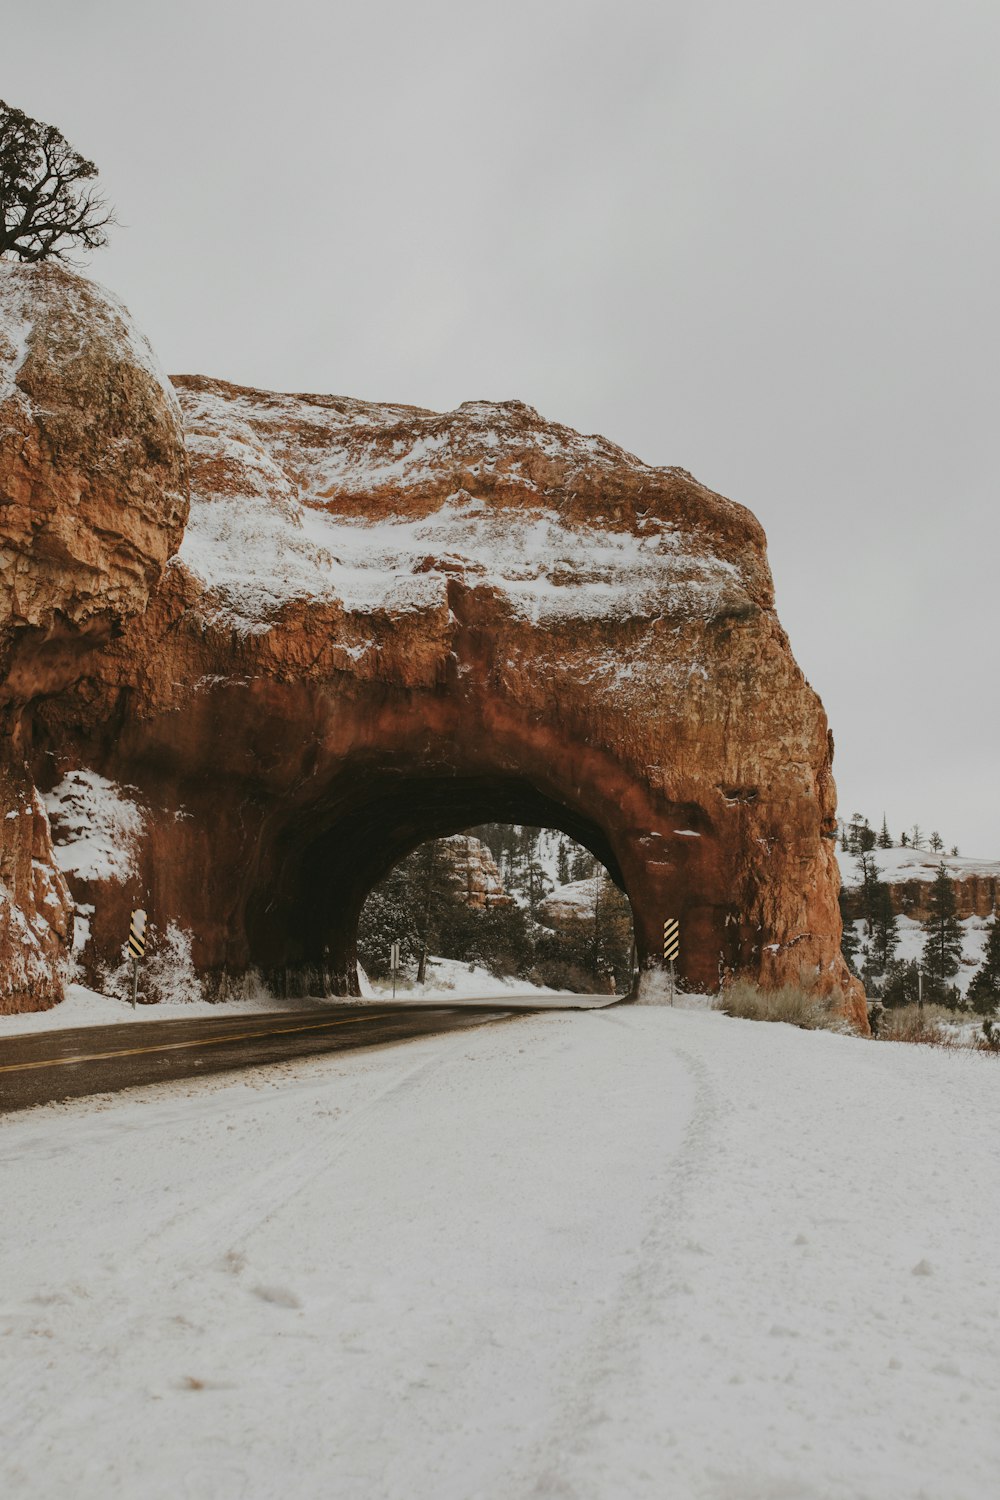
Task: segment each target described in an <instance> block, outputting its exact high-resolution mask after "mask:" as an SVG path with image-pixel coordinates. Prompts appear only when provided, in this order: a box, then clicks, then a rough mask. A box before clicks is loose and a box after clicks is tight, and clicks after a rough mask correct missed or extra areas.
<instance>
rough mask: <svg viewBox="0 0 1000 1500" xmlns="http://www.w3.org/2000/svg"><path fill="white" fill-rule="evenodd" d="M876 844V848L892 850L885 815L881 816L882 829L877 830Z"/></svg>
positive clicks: (890, 836)
mask: <svg viewBox="0 0 1000 1500" xmlns="http://www.w3.org/2000/svg"><path fill="white" fill-rule="evenodd" d="M876 842H877V843H878V847H879V848H880V849H891V848H892V835H891V833H890V832H889V825H888V823H887V822H886V820H885V813H883V814H882V827H881V828H880V829H879V835H878V839H877V841H876Z"/></svg>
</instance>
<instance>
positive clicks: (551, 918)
mask: <svg viewBox="0 0 1000 1500" xmlns="http://www.w3.org/2000/svg"><path fill="white" fill-rule="evenodd" d="M603 877H604V871H603V869H602V870H600V871H599V872H598V874H597V875H590V876H588V877H587V878H586V879H585V880H571V881H569V882H568V883H567V884H566V885H560V886H557V887H556V889H555V890H554V891H551V892H550V893H549V895H547V896H546V897H545V899H544V901H540V902H539V903H538V907H537V909H536V912H535V915H536V917H537V918H538V921H539V922H541V924H542V926H543V927H551V928H554V929H559V928H562V927H571V926H573V925H574V924H576V923H579V922H593V920H594V910H595V904H596V901H597V899H598V891H599V889H600V882H601V880H602V878H603Z"/></svg>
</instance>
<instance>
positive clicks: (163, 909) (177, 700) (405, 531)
mask: <svg viewBox="0 0 1000 1500" xmlns="http://www.w3.org/2000/svg"><path fill="white" fill-rule="evenodd" d="M61 294H62V293H61V288H60V287H59V286H54V287H53V291H52V295H53V296H58V295H61ZM119 356H120V358H123V357H124V355H123V354H122V351H119ZM175 386H176V389H177V392H178V394H179V396H180V401H181V407H182V411H183V420H184V433H185V443H186V450H187V463H188V466H189V470H190V476H191V492H192V496H191V498H192V503H191V513H190V518H189V520H188V523H187V527H186V530H185V532H184V538H183V541H182V543H181V546H180V550H179V552H178V554H177V555H176V556H175V557H174V559H173V560H172V561H171V562H170V563H169V564H168V566H167V568H166V571H165V572H164V574H163V577H162V579H161V581H160V582H159V585H158V587H157V588H156V589H155V591H154V592H153V594H152V597H151V598H150V602H149V604H148V607H147V608H146V609H145V610H144V612H142V613H138V614H135V615H134V617H133V618H131V619H130V620H125V619H124V618H123V617H119V618H116V621H115V624H114V628H113V630H112V631H111V632H110V634H109V637H108V638H107V639H106V640H105V641H102V642H101V643H100V644H99V645H97V646H94V647H93V648H92V649H91V650H90V652H89V654H88V655H87V657H86V660H85V662H83V663H82V664H81V662H79V661H78V662H77V663H76V664H75V666H74V669H73V671H72V673H67V677H68V678H69V680H66V681H63V682H61V683H60V685H59V688H58V691H51V692H47V693H46V694H35V695H33V694H32V692H31V671H32V667H31V662H32V658H31V656H30V654H29V655H24V656H23V657H22V658H21V660H22V662H23V665H22V667H21V669H20V678H19V680H20V681H21V683H22V684H23V686H22V689H21V691H20V693H19V694H18V696H17V700H16V702H15V701H14V700H13V699H10V702H9V707H8V714H9V716H10V717H11V721H12V724H13V729H14V731H15V732H16V735H17V736H18V744H19V745H21V746H22V747H23V748H24V752H25V754H26V756H27V759H28V760H29V762H30V765H31V768H32V771H33V774H34V776H35V778H36V780H38V781H39V783H40V784H42V785H43V787H44V788H45V789H46V790H47V789H48V787H49V786H51V785H52V784H53V783H54V782H58V779H59V777H60V776H62V775H64V774H65V773H66V772H67V771H71V770H72V769H73V768H74V767H80V766H84V767H90V768H93V770H95V771H96V772H99V773H101V774H102V775H104V776H106V777H108V778H109V780H110V781H113V782H115V783H118V784H121V785H125V786H130V787H133V788H135V792H134V793H133V794H130V795H134V797H135V799H136V803H137V805H138V806H139V807H140V808H141V812H142V828H143V832H142V836H141V838H140V839H139V840H138V846H137V848H136V850H135V857H134V860H133V861H132V867H131V871H130V873H129V874H128V876H127V878H125V879H123V880H122V881H120V882H119V883H118V885H116V886H114V887H113V888H112V887H111V886H110V885H108V884H107V883H106V884H105V885H104V886H102V887H100V888H97V887H86V888H83V889H77V890H75V892H74V894H75V895H76V897H77V899H78V900H79V899H84V898H89V900H90V901H91V902H92V903H93V904H94V906H95V912H94V914H93V918H92V936H91V942H90V945H89V950H88V958H87V961H88V962H90V963H92V964H96V963H98V962H101V961H104V962H107V961H108V960H109V958H110V957H111V956H113V955H114V953H115V952H116V950H117V947H118V945H119V944H120V941H121V932H122V930H123V929H122V922H123V920H124V913H125V912H126V910H127V908H128V906H129V905H130V904H131V903H132V902H133V901H134V900H136V899H138V898H140V897H141V898H143V899H144V900H145V902H146V903H147V904H148V905H149V907H150V909H151V910H152V911H153V912H154V913H159V914H161V916H162V917H163V918H164V919H166V917H168V916H169V919H170V920H174V921H177V922H178V923H179V924H181V925H182V926H184V927H185V928H189V929H190V931H191V932H192V933H193V935H194V943H195V955H196V961H197V963H198V966H199V968H200V969H201V970H202V971H203V973H204V974H205V975H206V976H209V977H212V976H219V975H223V974H227V975H233V974H236V975H238V974H239V973H240V972H241V971H243V970H245V969H246V968H247V967H248V966H251V965H254V964H257V965H260V966H262V967H264V968H273V967H274V966H276V965H277V964H278V963H279V961H281V963H282V967H284V966H286V965H287V966H289V967H291V968H292V969H293V970H297V969H298V970H301V971H302V972H303V974H304V975H305V973H306V971H307V970H309V969H310V967H311V966H313V965H315V963H316V958H317V952H318V951H321V950H322V948H324V947H330V948H331V949H332V950H333V952H334V954H335V964H334V967H335V969H336V972H337V974H338V976H339V982H340V983H341V985H343V986H350V985H351V983H352V979H353V976H352V969H351V954H352V945H353V928H352V923H353V922H354V920H355V918H356V915H357V911H358V910H359V909H360V904H361V901H362V900H363V899H364V895H365V894H366V892H367V889H368V888H370V885H371V884H372V883H374V880H375V879H377V878H378V875H379V874H381V873H382V872H383V870H385V869H386V868H388V867H389V865H391V864H392V863H393V862H394V860H395V859H396V858H398V857H399V856H400V855H401V854H402V853H405V852H406V849H407V848H408V847H413V845H414V844H416V843H419V842H421V841H422V840H423V839H424V838H427V837H430V836H433V835H435V834H437V833H445V832H450V831H457V830H458V828H460V827H464V826H467V825H468V824H469V823H474V822H478V821H483V820H485V819H487V818H490V817H494V816H497V817H500V816H503V817H508V818H509V819H510V820H512V821H524V822H541V823H546V824H550V825H552V826H556V827H564V828H565V830H566V831H567V832H569V833H572V834H573V836H574V837H578V838H580V839H581V842H583V843H586V844H589V846H590V847H591V848H592V849H593V850H594V852H595V853H596V854H598V857H600V858H602V859H603V860H604V862H605V863H606V864H608V866H609V868H611V869H612V870H613V871H614V872H615V874H616V875H617V876H618V877H619V878H620V879H621V881H622V884H623V886H624V888H625V889H626V890H627V892H628V894H629V896H630V899H631V902H632V906H633V911H634V913H635V920H636V936H637V942H638V947H639V952H640V960H641V962H642V963H643V965H644V966H645V968H646V971H647V973H648V974H650V975H652V974H653V973H654V972H655V965H656V960H657V954H658V951H659V933H660V926H661V923H662V920H663V917H664V916H665V915H676V916H679V917H680V918H681V920H682V924H683V934H684V941H683V948H682V959H681V969H682V972H683V973H684V974H685V975H686V977H687V978H689V979H690V980H691V981H692V982H693V983H695V984H698V985H699V986H713V987H714V985H716V984H717V983H718V979H719V974H720V969H722V970H728V971H732V972H743V973H747V974H749V975H751V976H754V977H759V978H761V979H762V980H763V981H764V982H765V983H775V982H781V981H783V980H785V979H788V978H798V977H799V975H800V973H810V974H812V975H818V978H819V982H820V984H821V985H822V986H823V987H826V988H833V987H834V986H838V985H839V986H842V987H843V988H844V990H845V992H846V994H847V997H848V999H847V1003H848V1008H849V1009H850V1010H851V1011H852V1013H853V1014H854V1016H855V1018H856V1019H857V1020H858V1021H859V1022H860V1023H861V1024H863V995H862V993H861V991H860V988H859V987H858V986H857V984H856V982H852V981H850V980H849V976H848V975H847V973H846V970H845V968H844V965H843V962H842V959H841V957H840V950H839V937H840V919H839V912H838V909H837V901H836V894H837V874H836V865H835V861H834V858H833V850H832V846H831V840H832V837H833V834H834V814H835V792H834V786H833V781H832V775H831V757H832V746H831V741H830V738H829V734H828V730H827V725H826V719H825V716H824V714H823V710H822V706H821V704H820V702H819V700H818V698H817V697H816V695H815V693H814V692H813V691H812V689H811V688H810V687H809V685H808V684H807V683H806V682H805V680H804V679H803V677H802V674H801V672H800V671H799V669H798V667H797V666H796V664H795V662H794V659H793V657H792V655H791V652H790V650H789V647H788V642H787V639H786V637H785V635H784V632H783V631H782V629H781V626H780V624H779V622H778V619H777V616H776V614H775V611H774V601H773V592H772V586H771V579H770V574H769V571H768V567H767V561H766V554H765V541H764V536H763V532H762V531H761V528H760V526H759V525H758V523H757V522H756V520H755V519H754V517H753V516H751V515H750V513H749V512H747V511H746V510H744V509H743V508H742V507H741V506H738V505H735V504H733V503H732V502H730V501H728V500H726V499H724V498H722V497H721V496H718V495H715V494H713V493H712V492H711V491H709V490H707V489H705V488H704V487H703V486H702V485H700V484H698V483H697V481H695V480H694V479H692V478H691V476H690V475H688V474H686V473H684V472H683V471H681V470H677V469H658V468H651V467H649V466H648V465H646V464H643V463H642V462H641V461H640V460H639V459H637V458H635V457H633V456H632V455H630V454H628V453H625V452H624V451H623V450H621V449H619V448H616V447H615V446H614V445H613V444H611V443H609V442H607V441H606V440H605V439H603V438H598V437H582V436H581V435H579V434H577V433H574V432H572V431H570V430H569V429H567V428H565V427H561V426H559V425H558V424H553V423H549V422H546V421H544V420H543V419H542V418H541V417H539V416H538V414H537V413H536V412H534V411H533V410H532V409H531V408H529V407H526V406H524V405H523V404H521V403H519V402H501V403H485V402H470V403H466V404H465V405H464V406H462V407H460V408H459V409H458V410H457V411H455V412H450V413H444V414H440V413H433V412H424V411H418V410H415V409H413V408H408V407H399V406H387V405H377V404H374V403H367V402H360V401H351V400H347V399H346V398H339V397H320V396H287V395H275V394H272V393H268V392H261V391H254V390H247V389H243V388H240V387H235V386H231V385H227V384H225V383H223V382H219V381H211V380H206V379H204V378H201V377H185V378H179V379H177V380H176V381H175ZM97 394H99V393H97ZM96 399H97V397H96V395H95V400H96ZM117 420H118V421H119V422H121V421H123V420H126V419H125V418H123V416H122V414H121V413H119V414H118V417H117ZM126 425H127V421H126ZM161 456H162V455H161ZM81 462H82V461H81ZM150 462H152V460H150ZM98 561H99V559H98ZM19 639H20V640H21V645H22V649H23V650H24V651H25V652H26V651H27V646H28V642H27V640H26V639H24V638H23V632H22V638H19ZM32 649H33V650H35V651H36V655H37V643H36V645H35V646H34V647H33V648H32ZM15 655H16V652H15ZM11 675H12V676H14V675H17V674H16V673H13V674H11ZM8 680H10V678H9V679H8ZM331 910H334V911H335V912H336V913H337V915H336V919H335V921H333V923H332V925H331V922H330V919H329V917H328V913H329V912H330V911H331Z"/></svg>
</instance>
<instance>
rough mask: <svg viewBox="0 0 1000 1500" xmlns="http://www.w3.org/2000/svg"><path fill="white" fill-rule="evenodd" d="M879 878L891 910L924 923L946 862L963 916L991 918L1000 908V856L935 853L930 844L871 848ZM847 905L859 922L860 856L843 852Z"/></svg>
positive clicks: (847, 910)
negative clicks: (940, 872)
mask: <svg viewBox="0 0 1000 1500" xmlns="http://www.w3.org/2000/svg"><path fill="white" fill-rule="evenodd" d="M869 857H870V858H871V859H873V860H874V861H875V864H876V867H877V868H878V871H879V878H880V879H881V880H882V881H883V882H884V884H885V885H886V886H888V888H889V897H890V900H891V902H892V909H893V911H894V912H895V913H896V914H897V915H898V916H904V917H911V918H912V919H913V920H914V921H915V922H924V921H926V920H927V918H928V917H929V916H930V914H931V909H930V904H929V903H930V893H931V885H932V883H933V881H934V877H935V875H936V874H937V872H938V870H939V869H940V867H941V866H942V865H944V868H945V870H946V872H947V874H948V876H949V878H950V879H951V880H952V881H953V883H954V886H955V904H956V909H957V913H958V917H959V919H960V920H961V921H964V920H965V918H966V917H991V916H992V915H993V913H994V912H995V911H996V910H997V909H998V907H1000V860H988V859H966V858H963V857H962V856H961V855H954V854H936V853H934V852H933V850H929V849H913V848H907V849H900V848H893V849H872V850H871V851H870V856H869ZM839 859H840V870H841V878H842V880H843V884H844V909H845V912H846V914H847V916H848V917H849V918H850V919H851V920H854V921H856V920H857V919H858V918H859V917H861V916H863V915H864V912H863V910H862V903H861V877H860V874H859V871H858V866H857V860H856V858H855V856H853V855H850V854H845V853H841V854H840V856H839Z"/></svg>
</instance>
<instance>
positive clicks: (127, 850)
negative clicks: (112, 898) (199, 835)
mask: <svg viewBox="0 0 1000 1500" xmlns="http://www.w3.org/2000/svg"><path fill="white" fill-rule="evenodd" d="M44 801H45V806H46V808H47V810H48V814H49V818H50V821H51V824H52V831H53V839H54V844H55V856H56V863H57V864H58V866H59V868H60V870H62V871H63V873H64V874H65V875H70V876H73V877H74V878H75V879H76V880H80V881H85V882H88V883H93V882H95V881H105V880H107V881H114V882H115V883H117V884H121V883H122V882H124V881H126V880H128V878H129V877H130V876H131V875H133V874H134V873H135V855H136V848H137V845H138V842H139V840H140V838H141V837H142V832H143V815H142V811H141V809H140V808H139V806H138V804H137V803H136V802H135V801H133V800H132V798H131V797H129V795H128V793H127V791H126V790H125V789H124V788H123V787H120V786H117V785H116V784H115V782H113V781H109V780H108V779H107V778H106V777H104V776H99V775H98V773H97V772H96V771H89V770H78V771H68V772H67V773H66V775H65V776H64V777H63V778H62V780H61V781H60V782H59V784H58V786H55V787H53V789H52V791H51V792H48V793H46V795H45V798H44Z"/></svg>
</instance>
